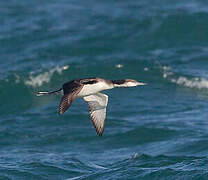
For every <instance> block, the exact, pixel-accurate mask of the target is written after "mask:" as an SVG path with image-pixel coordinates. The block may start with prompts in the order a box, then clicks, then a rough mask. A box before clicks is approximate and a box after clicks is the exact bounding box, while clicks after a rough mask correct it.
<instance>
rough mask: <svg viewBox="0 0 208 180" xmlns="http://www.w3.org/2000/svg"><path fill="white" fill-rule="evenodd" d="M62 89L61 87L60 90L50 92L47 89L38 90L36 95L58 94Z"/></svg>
mask: <svg viewBox="0 0 208 180" xmlns="http://www.w3.org/2000/svg"><path fill="white" fill-rule="evenodd" d="M61 90H62V88H60V89H58V90H56V91H50V92H47V91H45V92H38V93H37V94H36V96H43V95H47V94H56V93H59V92H60V91H61Z"/></svg>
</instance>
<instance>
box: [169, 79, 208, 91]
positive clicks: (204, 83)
mask: <svg viewBox="0 0 208 180" xmlns="http://www.w3.org/2000/svg"><path fill="white" fill-rule="evenodd" d="M171 82H173V83H176V84H179V85H183V86H186V87H190V88H196V89H207V88H208V80H207V79H205V78H192V79H188V78H186V77H179V78H178V79H171Z"/></svg>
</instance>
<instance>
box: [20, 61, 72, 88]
mask: <svg viewBox="0 0 208 180" xmlns="http://www.w3.org/2000/svg"><path fill="white" fill-rule="evenodd" d="M68 68H69V66H68V65H65V66H62V67H56V68H53V69H51V70H49V71H48V72H44V73H41V74H38V75H33V73H31V74H30V76H29V78H28V79H27V80H25V81H24V82H25V84H26V85H29V86H33V87H39V86H42V84H43V83H48V82H50V80H51V77H52V76H53V74H54V73H55V72H57V73H58V74H62V72H63V71H64V70H67V69H68Z"/></svg>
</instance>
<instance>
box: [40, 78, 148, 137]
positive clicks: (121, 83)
mask: <svg viewBox="0 0 208 180" xmlns="http://www.w3.org/2000/svg"><path fill="white" fill-rule="evenodd" d="M139 85H146V84H145V83H142V82H138V81H136V80H133V79H123V80H105V79H102V78H85V79H75V80H72V81H69V82H66V83H64V84H63V86H62V88H60V89H58V90H56V91H50V92H38V93H37V94H36V95H37V96H42V95H47V94H56V93H59V92H61V91H63V94H64V95H63V97H62V98H61V102H60V105H59V114H60V115H61V114H63V113H64V112H65V111H66V110H67V109H68V108H69V107H70V106H71V104H72V103H73V101H74V100H75V99H76V97H82V98H83V99H84V101H86V102H87V103H88V106H89V110H90V117H91V121H92V123H93V125H94V127H95V129H96V132H97V134H98V135H99V136H102V134H103V131H104V126H105V119H106V107H107V104H108V96H107V95H106V94H103V93H100V91H103V90H108V89H112V88H115V87H134V86H139Z"/></svg>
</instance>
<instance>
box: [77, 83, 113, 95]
mask: <svg viewBox="0 0 208 180" xmlns="http://www.w3.org/2000/svg"><path fill="white" fill-rule="evenodd" d="M112 88H113V85H112V86H111V85H108V84H106V83H104V82H98V83H96V84H87V85H84V86H83V88H82V90H81V91H80V92H79V94H78V95H77V96H78V97H84V96H89V95H92V94H96V93H98V92H100V91H103V90H107V89H112Z"/></svg>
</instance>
